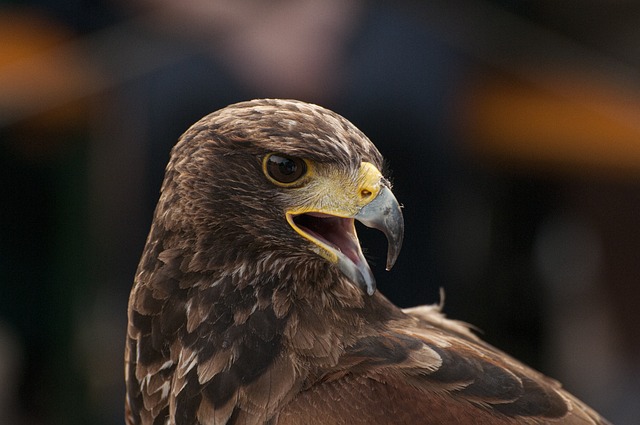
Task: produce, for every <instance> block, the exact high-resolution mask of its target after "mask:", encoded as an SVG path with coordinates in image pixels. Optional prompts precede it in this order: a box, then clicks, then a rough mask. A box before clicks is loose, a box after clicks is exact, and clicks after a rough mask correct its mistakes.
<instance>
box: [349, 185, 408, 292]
mask: <svg viewBox="0 0 640 425" xmlns="http://www.w3.org/2000/svg"><path fill="white" fill-rule="evenodd" d="M354 218H355V219H356V220H358V221H359V222H360V223H362V224H364V225H365V226H367V227H370V228H373V229H377V230H380V231H381V232H383V233H384V235H385V236H386V238H387V264H386V270H387V271H388V270H391V268H392V267H393V265H394V264H395V262H396V259H397V258H398V255H399V254H400V248H401V247H402V239H403V237H404V219H403V217H402V210H401V209H400V204H398V201H397V200H396V197H395V196H393V192H391V190H390V189H389V188H388V187H386V186H383V187H382V189H381V190H380V192H379V193H378V196H376V197H375V199H374V200H373V201H371V202H370V203H368V204H367V205H365V206H364V207H362V209H360V211H359V212H358V213H357V214H356V215H355V216H354ZM358 245H359V244H358ZM359 253H360V256H361V258H359V260H360V261H358V262H357V263H354V262H353V261H351V260H350V259H348V258H344V257H346V256H342V257H343V258H339V260H338V268H340V270H341V271H342V272H343V273H344V274H345V275H346V276H347V277H348V278H349V279H350V280H351V281H352V282H354V283H356V284H357V285H358V286H359V287H361V288H362V289H363V290H366V292H367V294H369V295H373V293H374V292H375V290H376V281H375V278H374V276H373V272H372V271H371V268H370V267H369V264H368V263H367V261H366V260H365V259H364V256H362V250H360V251H359Z"/></svg>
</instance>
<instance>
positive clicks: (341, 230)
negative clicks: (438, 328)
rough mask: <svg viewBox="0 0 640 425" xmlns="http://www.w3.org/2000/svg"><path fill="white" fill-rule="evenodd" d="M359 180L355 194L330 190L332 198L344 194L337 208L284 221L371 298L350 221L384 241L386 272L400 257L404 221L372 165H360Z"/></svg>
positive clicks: (371, 284) (372, 284) (302, 212)
mask: <svg viewBox="0 0 640 425" xmlns="http://www.w3.org/2000/svg"><path fill="white" fill-rule="evenodd" d="M359 180H360V183H359V184H358V185H357V188H355V189H356V190H353V189H349V188H348V187H344V186H340V185H336V186H335V187H333V188H332V193H333V195H335V194H336V191H342V192H343V194H344V193H345V192H346V193H347V194H346V196H345V201H344V202H343V203H341V205H339V206H335V205H334V207H333V208H314V207H305V208H304V209H297V210H291V211H288V212H287V221H288V222H289V224H290V225H291V227H293V228H294V230H295V231H296V232H297V233H298V234H300V235H302V236H303V237H305V238H306V239H308V240H310V241H311V242H313V243H314V244H315V249H316V251H317V252H318V254H320V255H321V256H323V257H324V258H326V259H327V260H329V261H330V262H332V263H334V264H335V265H336V266H337V268H338V269H339V270H340V271H341V272H342V273H343V274H344V275H345V276H346V277H347V278H348V279H349V280H350V281H351V282H352V283H354V284H356V285H357V286H358V287H360V288H361V289H362V290H363V291H365V292H366V293H367V294H369V295H373V294H374V293H375V290H376V281H375V277H374V276H373V272H372V271H371V268H370V267H369V264H368V263H367V260H366V259H365V258H364V255H363V253H362V248H361V247H360V241H359V240H358V235H357V234H356V229H355V223H354V220H358V221H359V222H361V223H362V224H364V225H365V226H367V227H371V228H374V229H378V230H380V231H382V232H383V233H384V234H385V236H386V237H387V242H388V248H387V264H386V269H387V270H390V269H391V268H392V267H393V265H394V263H395V261H396V259H397V258H398V254H399V253H400V248H401V247H402V239H403V236H404V220H403V217H402V210H401V208H400V205H399V204H398V201H397V200H396V198H395V196H394V195H393V192H391V190H390V189H389V187H388V185H387V183H386V182H385V181H384V179H383V178H382V175H381V174H380V172H379V171H378V170H377V169H376V168H375V167H374V166H373V165H372V164H369V163H363V165H362V167H361V171H360V178H359ZM349 199H350V200H349Z"/></svg>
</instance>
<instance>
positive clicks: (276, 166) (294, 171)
mask: <svg viewBox="0 0 640 425" xmlns="http://www.w3.org/2000/svg"><path fill="white" fill-rule="evenodd" d="M263 167H264V171H265V174H266V175H267V177H269V178H270V179H271V180H273V181H274V182H275V183H280V184H285V185H288V184H291V183H295V182H296V181H298V180H299V179H300V178H301V177H302V176H304V175H305V174H306V173H307V163H306V162H305V161H304V160H303V159H301V158H295V157H290V156H286V155H282V154H276V153H272V154H270V155H268V156H267V157H265V159H264V164H263Z"/></svg>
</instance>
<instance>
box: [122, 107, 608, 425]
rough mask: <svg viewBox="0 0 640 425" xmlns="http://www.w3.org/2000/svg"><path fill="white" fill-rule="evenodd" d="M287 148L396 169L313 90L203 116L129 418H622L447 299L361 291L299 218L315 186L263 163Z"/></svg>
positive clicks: (142, 274) (174, 197)
mask: <svg viewBox="0 0 640 425" xmlns="http://www.w3.org/2000/svg"><path fill="white" fill-rule="evenodd" d="M273 152H277V153H279V154H281V155H288V156H292V157H298V158H304V159H305V160H308V161H311V162H312V163H313V164H315V166H316V167H319V168H322V167H325V168H324V169H330V170H331V172H332V173H334V175H336V176H339V181H341V182H348V181H350V180H349V179H353V178H354V176H356V175H357V172H358V170H359V167H360V166H361V163H362V162H363V161H366V162H369V163H371V164H373V166H374V167H376V168H378V169H382V168H383V167H382V157H381V155H380V154H379V152H378V151H377V150H376V148H375V147H374V146H373V144H372V143H371V142H370V141H369V140H368V139H367V138H366V136H365V135H364V134H362V133H361V132H360V131H359V130H358V129H357V128H355V127H354V126H353V125H352V124H351V123H349V122H348V121H346V120H345V119H344V118H342V117H340V116H339V115H337V114H335V113H333V112H331V111H328V110H326V109H323V108H321V107H318V106H315V105H309V104H306V103H303V102H297V101H284V100H268V99H267V100H256V101H251V102H244V103H240V104H236V105H232V106H230V107H227V108H225V109H222V110H220V111H217V112H215V113H213V114H211V115H209V116H207V117H205V118H203V119H202V120H200V121H199V122H197V123H196V124H194V125H193V126H192V127H191V128H190V129H189V130H187V132H186V133H185V134H184V135H183V136H182V137H181V139H180V141H179V142H178V144H177V145H176V146H175V148H174V149H173V151H172V155H171V160H170V162H169V164H168V165H167V169H166V175H165V180H164V183H163V186H162V192H161V195H160V199H159V202H158V206H157V208H156V211H155V214H154V221H153V224H152V227H151V230H150V233H149V237H148V239H147V244H146V247H145V250H144V253H143V255H142V258H141V260H140V264H139V267H138V270H137V273H136V278H135V282H134V286H133V289H132V291H131V298H130V302H129V311H128V317H129V327H128V332H127V340H126V351H125V378H126V390H127V397H126V402H125V420H126V423H127V424H128V425H142V424H144V425H151V424H171V425H182V424H190V425H193V424H201V425H204V424H216V425H221V424H237V423H242V424H256V425H259V424H270V425H276V424H278V425H284V424H318V425H321V424H322V425H324V424H380V425H384V424H459V423H474V424H514V423H525V424H526V423H529V424H541V423H558V424H560V423H562V424H574V423H575V424H577V423H580V424H604V423H606V421H604V420H603V419H601V418H600V417H599V416H598V415H597V414H596V413H595V412H593V411H592V410H591V409H589V408H588V407H587V406H585V405H584V404H583V403H581V402H580V401H578V400H577V399H575V398H574V397H573V396H571V395H570V394H568V393H567V392H565V391H564V390H563V389H562V388H561V387H560V385H559V384H558V383H556V382H555V381H553V380H551V379H549V378H546V377H544V376H543V375H541V374H540V373H538V372H535V371H533V370H531V369H529V368H528V367H526V366H524V365H522V364H520V363H518V362H517V361H516V360H514V359H512V358H510V357H509V356H507V355H505V354H504V353H502V352H500V351H498V350H496V349H494V348H493V347H491V346H489V345H487V344H486V343H484V342H482V341H481V340H480V339H479V338H478V337H477V336H475V335H474V334H473V333H472V332H471V331H470V330H469V328H468V326H466V325H465V324H463V323H461V322H455V321H451V320H448V319H446V318H445V317H444V315H442V313H441V312H440V308H441V306H422V307H418V308H415V309H408V310H405V311H402V310H400V309H399V308H397V307H396V306H394V305H393V304H391V303H390V302H389V301H388V300H387V299H386V298H385V297H384V296H382V295H380V294H379V293H375V294H374V295H373V296H369V295H367V294H365V293H364V292H363V291H362V290H360V288H358V287H357V286H356V285H354V284H353V283H352V282H351V281H349V280H348V279H347V278H346V277H345V275H344V274H342V272H341V271H340V270H339V269H338V267H336V266H335V265H334V264H332V263H330V262H329V261H328V260H327V259H326V258H324V257H322V256H320V255H318V251H317V247H315V246H314V245H313V243H311V242H310V241H308V240H307V239H305V238H302V237H301V236H300V235H299V234H298V233H296V232H295V231H294V230H293V228H292V227H291V226H290V225H289V224H288V222H287V220H286V219H285V216H284V211H286V210H287V208H290V207H291V206H292V205H295V206H300V205H304V202H308V199H310V198H311V197H312V196H311V195H313V194H309V193H306V192H305V190H303V189H302V188H297V187H292V188H284V187H280V186H277V185H275V184H273V182H272V181H270V180H269V179H267V178H266V177H265V175H264V173H263V170H262V158H264V157H265V155H267V154H269V153H273ZM312 177H313V176H312ZM309 190H311V189H309ZM325 201H326V202H331V201H332V200H331V199H327V200H325Z"/></svg>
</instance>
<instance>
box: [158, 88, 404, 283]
mask: <svg viewBox="0 0 640 425" xmlns="http://www.w3.org/2000/svg"><path fill="white" fill-rule="evenodd" d="M381 169H382V157H381V155H380V153H379V152H378V150H377V149H376V148H375V146H374V145H373V144H372V143H371V141H370V140H369V139H368V138H367V137H366V136H365V135H364V134H363V133H362V132H361V131H360V130H358V129H357V128H356V127H355V126H354V125H353V124H351V123H350V122H349V121H347V120H346V119H344V118H343V117H341V116H339V115H338V114H336V113H334V112H332V111H329V110H327V109H324V108H322V107H319V106H316V105H311V104H307V103H303V102H298V101H292V100H275V99H274V100H271V99H265V100H254V101H249V102H242V103H238V104H235V105H231V106H229V107H226V108H224V109H222V110H219V111H217V112H214V113H212V114H210V115H208V116H206V117H204V118H203V119H201V120H200V121H198V122H197V123H195V124H194V125H193V126H192V127H191V128H190V129H189V130H187V132H186V133H185V134H184V135H183V136H182V138H181V139H180V141H179V142H178V144H177V145H176V146H175V147H174V149H173V151H172V154H171V160H170V162H169V164H168V166H167V170H166V177H165V181H164V184H163V187H162V195H161V198H160V202H159V204H158V208H157V211H156V215H155V224H156V225H158V226H161V227H162V228H164V229H165V230H167V231H168V232H170V233H171V234H172V236H171V237H169V238H167V235H166V234H165V235H163V239H164V241H165V242H164V243H165V246H164V247H163V249H167V248H171V247H170V246H167V245H168V244H170V243H173V244H174V245H175V247H176V248H187V247H191V249H193V252H192V258H191V259H190V260H189V262H190V264H189V269H190V270H192V271H207V270H213V269H220V268H225V269H226V270H235V271H237V272H238V273H242V272H244V271H247V270H249V269H251V270H256V268H257V269H261V270H265V269H267V268H269V270H271V271H272V272H274V273H276V274H277V273H281V274H282V273H289V274H291V273H294V274H295V273H302V274H304V275H307V276H308V275H310V274H317V273H319V272H322V271H329V273H331V271H332V270H337V271H339V272H340V273H341V274H342V275H343V276H345V277H346V278H347V279H348V280H349V281H350V282H351V283H353V284H355V285H357V286H358V287H360V288H362V289H363V290H364V291H366V292H367V293H368V294H369V295H372V294H373V293H374V291H375V279H374V276H373V273H372V272H371V269H370V268H369V265H368V264H367V261H366V260H365V258H364V256H363V253H362V249H361V247H360V243H359V241H358V237H357V234H356V230H355V225H354V220H358V221H360V222H361V223H363V224H364V225H366V226H368V227H373V228H376V229H379V230H381V231H383V232H384V233H385V235H386V236H387V240H388V255H387V270H388V269H390V268H391V267H392V266H393V264H394V262H395V260H396V258H397V256H398V253H399V251H400V247H401V244H402V238H403V219H402V213H401V210H400V206H399V204H398V202H397V201H396V199H395V197H394V196H393V193H392V192H391V190H390V184H389V182H388V180H387V179H385V178H384V177H383V175H382V174H381V171H380V170H381ZM267 264H268V265H269V267H266V265H267ZM280 277H282V276H280Z"/></svg>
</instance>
